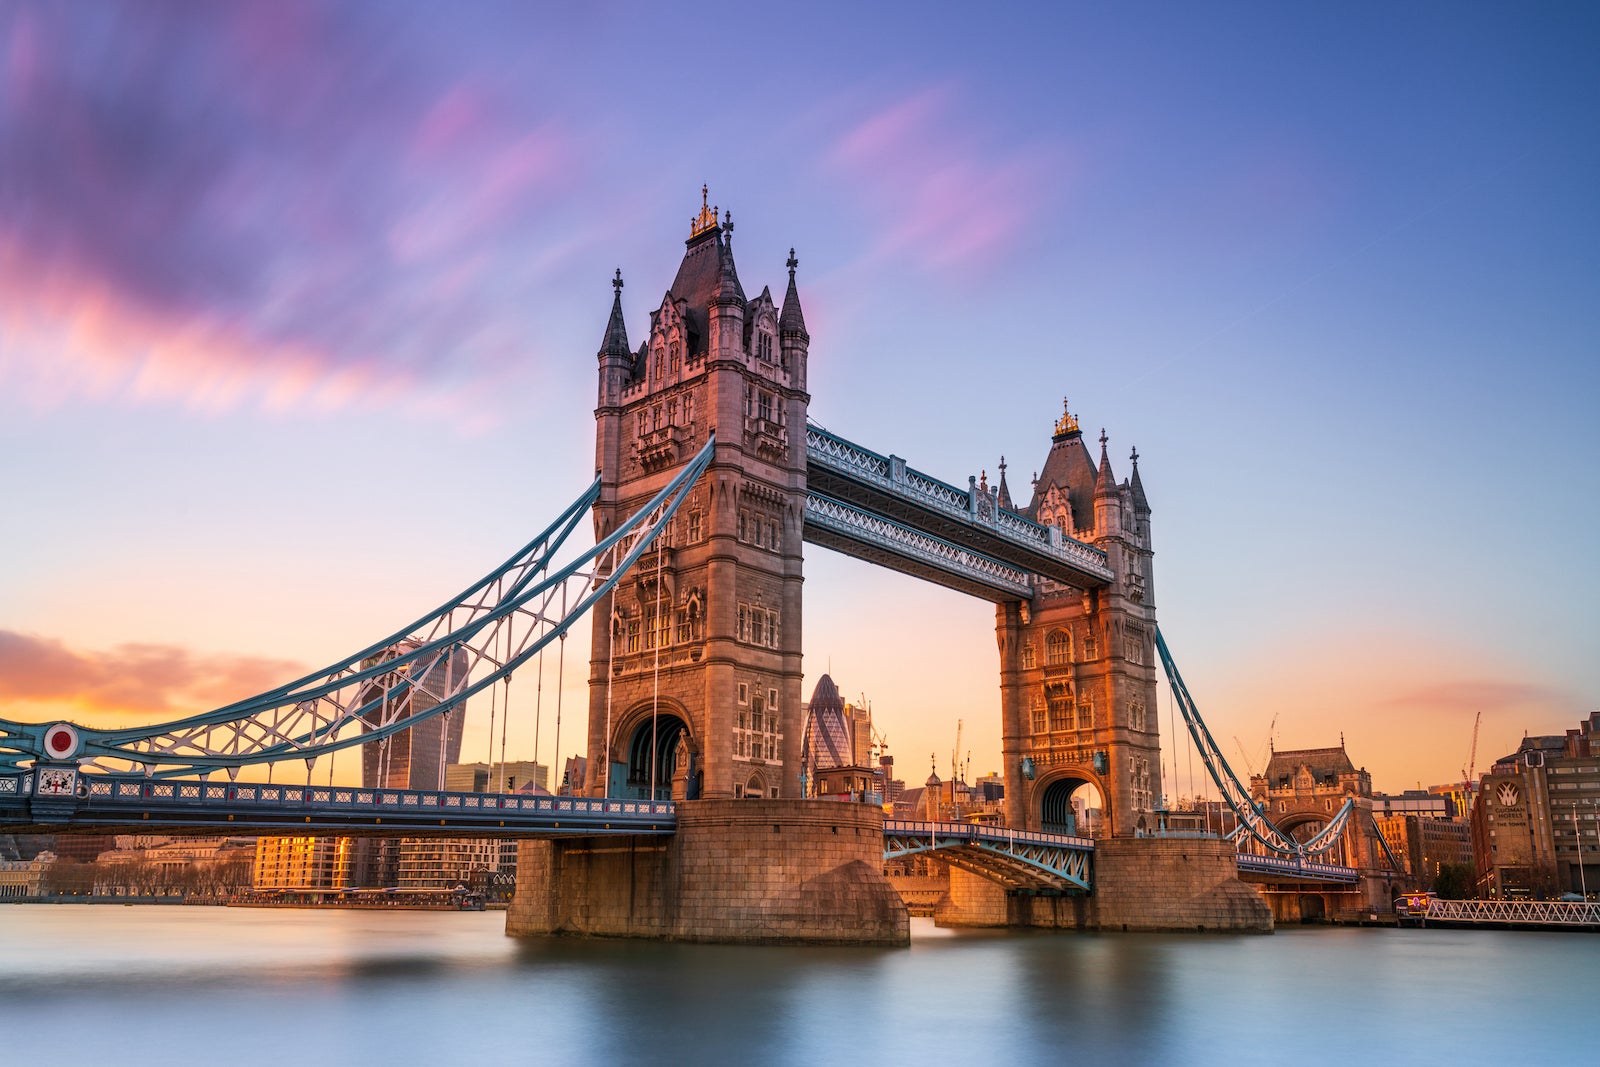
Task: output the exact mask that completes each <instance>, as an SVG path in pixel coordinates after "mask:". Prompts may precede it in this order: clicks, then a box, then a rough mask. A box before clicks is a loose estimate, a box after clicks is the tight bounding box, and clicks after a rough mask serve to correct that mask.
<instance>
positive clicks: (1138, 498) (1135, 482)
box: [1128, 448, 1150, 515]
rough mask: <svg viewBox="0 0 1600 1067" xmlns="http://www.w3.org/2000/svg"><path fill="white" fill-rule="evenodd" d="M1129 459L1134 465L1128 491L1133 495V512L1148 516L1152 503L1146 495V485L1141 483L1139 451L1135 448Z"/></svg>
mask: <svg viewBox="0 0 1600 1067" xmlns="http://www.w3.org/2000/svg"><path fill="white" fill-rule="evenodd" d="M1128 459H1129V460H1130V461H1131V462H1132V463H1133V476H1132V477H1131V478H1130V479H1129V480H1128V489H1129V491H1130V492H1131V493H1132V495H1133V510H1134V511H1136V512H1138V513H1139V514H1141V515H1148V514H1150V501H1149V500H1148V499H1147V498H1146V497H1145V495H1144V483H1143V482H1141V481H1139V450H1138V449H1137V448H1135V449H1134V450H1133V453H1132V454H1131V455H1130V456H1129V457H1128Z"/></svg>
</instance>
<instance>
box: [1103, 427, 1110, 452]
mask: <svg viewBox="0 0 1600 1067" xmlns="http://www.w3.org/2000/svg"><path fill="white" fill-rule="evenodd" d="M1109 440H1111V438H1109V437H1107V436H1106V428H1105V427H1104V426H1102V427H1100V451H1102V452H1104V451H1105V448H1106V442H1107V441H1109Z"/></svg>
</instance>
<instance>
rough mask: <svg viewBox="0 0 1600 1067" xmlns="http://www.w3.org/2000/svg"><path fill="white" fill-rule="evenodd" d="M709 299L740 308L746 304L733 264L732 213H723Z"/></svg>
mask: <svg viewBox="0 0 1600 1067" xmlns="http://www.w3.org/2000/svg"><path fill="white" fill-rule="evenodd" d="M712 217H713V218H715V217H716V216H715V215H713V216H712ZM711 298H712V299H713V300H714V301H716V302H717V303H719V304H737V305H738V306H739V307H741V308H742V307H744V306H745V304H746V300H745V296H744V286H742V285H740V284H739V271H738V268H737V267H735V266H734V264H733V212H732V211H725V212H723V223H722V233H721V234H720V235H719V236H718V239H717V283H716V286H715V287H714V288H713V289H712V291H711Z"/></svg>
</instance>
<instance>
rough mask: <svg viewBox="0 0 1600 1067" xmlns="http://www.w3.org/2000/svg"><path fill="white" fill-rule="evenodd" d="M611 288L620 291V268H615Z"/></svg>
mask: <svg viewBox="0 0 1600 1067" xmlns="http://www.w3.org/2000/svg"><path fill="white" fill-rule="evenodd" d="M611 288H613V289H616V290H619V291H620V290H621V289H622V268H621V267H618V268H617V276H616V277H615V278H612V279H611Z"/></svg>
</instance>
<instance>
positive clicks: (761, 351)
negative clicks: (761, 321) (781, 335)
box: [756, 330, 772, 363]
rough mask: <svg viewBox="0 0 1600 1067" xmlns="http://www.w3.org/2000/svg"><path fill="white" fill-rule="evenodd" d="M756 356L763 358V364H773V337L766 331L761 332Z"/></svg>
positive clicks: (757, 342)
mask: <svg viewBox="0 0 1600 1067" xmlns="http://www.w3.org/2000/svg"><path fill="white" fill-rule="evenodd" d="M756 354H757V355H759V356H760V357H761V362H763V363H771V362H772V335H771V334H770V333H767V332H766V331H765V330H763V331H761V334H760V336H759V337H758V338H757V341H756Z"/></svg>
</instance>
